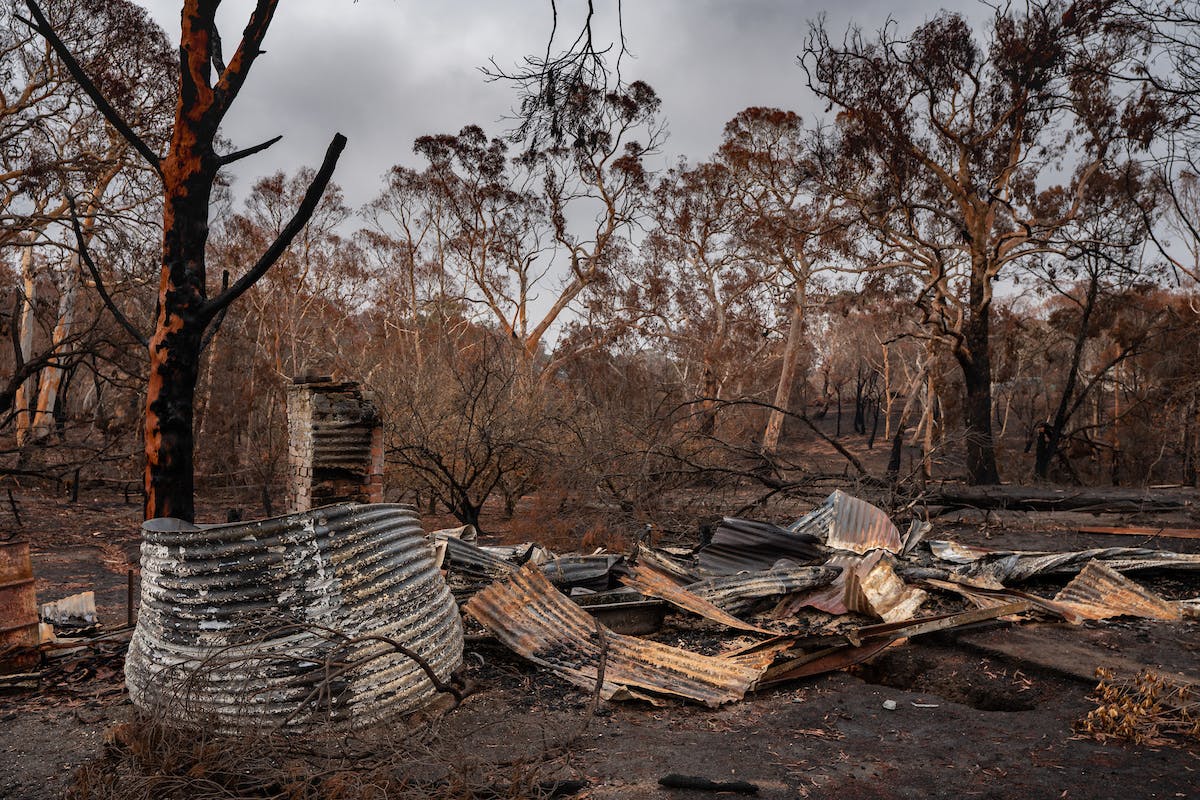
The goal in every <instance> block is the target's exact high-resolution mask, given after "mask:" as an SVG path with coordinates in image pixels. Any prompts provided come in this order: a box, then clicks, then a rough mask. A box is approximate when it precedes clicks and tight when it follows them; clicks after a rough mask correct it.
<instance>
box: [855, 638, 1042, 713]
mask: <svg viewBox="0 0 1200 800" xmlns="http://www.w3.org/2000/svg"><path fill="white" fill-rule="evenodd" d="M951 654H952V655H951ZM851 672H852V673H853V674H855V675H857V676H858V677H859V678H861V679H862V680H864V681H866V682H867V683H872V684H875V685H877V686H890V687H892V688H893V689H903V690H904V691H906V692H912V693H913V694H920V695H936V696H937V697H940V698H942V699H943V700H947V701H949V702H952V703H959V704H961V705H965V706H970V707H971V708H975V709H978V710H980V711H1004V712H1014V711H1032V710H1034V709H1035V708H1037V702H1036V701H1037V697H1036V693H1035V692H1034V691H1033V690H1032V689H1033V684H1032V682H1031V681H1030V680H1029V679H1028V678H1026V677H1025V676H1023V675H1021V674H1020V673H1019V672H1014V671H1013V670H1012V669H1011V668H1008V669H1006V668H1003V667H999V666H997V665H994V664H992V663H990V662H989V661H988V660H980V659H978V658H971V657H967V656H965V655H963V654H961V653H957V652H953V651H946V652H939V653H937V654H934V653H929V652H922V651H921V650H920V649H918V648H916V647H912V646H911V645H910V646H909V647H906V648H901V649H897V650H893V651H891V652H886V653H884V654H883V655H881V656H879V657H878V658H876V659H874V660H872V661H870V662H868V663H866V664H861V665H859V666H857V667H854V668H853V669H852V670H851Z"/></svg>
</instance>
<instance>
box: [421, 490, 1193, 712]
mask: <svg viewBox="0 0 1200 800" xmlns="http://www.w3.org/2000/svg"><path fill="white" fill-rule="evenodd" d="M930 532H931V526H930V525H929V523H927V522H923V521H920V520H913V521H912V522H911V523H910V524H909V525H908V526H907V528H906V530H905V531H904V532H903V533H901V531H900V529H899V528H897V526H896V525H895V524H894V523H893V522H892V520H891V519H889V518H888V516H887V514H885V513H884V512H883V511H882V510H880V509H879V508H877V507H875V506H873V505H871V504H870V503H867V502H866V501H864V500H861V499H858V498H855V497H852V496H850V495H848V494H846V493H844V492H841V491H836V492H834V493H833V494H832V495H830V496H829V498H828V499H827V500H826V501H825V502H824V503H823V504H821V505H820V506H818V507H817V508H815V509H814V510H813V511H812V512H810V513H809V514H807V515H805V516H804V517H802V518H801V519H799V520H797V521H796V522H794V523H793V524H791V525H788V526H786V527H784V526H777V525H772V524H769V523H764V522H755V521H750V520H742V519H731V518H730V519H725V520H724V521H723V522H722V523H721V525H720V526H719V527H718V528H717V530H716V531H715V532H714V534H713V536H712V539H711V541H710V542H709V543H707V544H705V545H704V546H703V547H701V548H699V549H697V550H695V551H689V550H685V549H680V548H661V549H659V548H653V547H649V546H646V545H644V544H639V545H638V547H637V548H636V550H635V552H634V553H633V554H632V555H631V556H629V557H626V556H623V555H617V554H611V553H601V552H598V553H595V554H592V555H587V556H581V555H570V556H559V557H555V556H554V555H553V554H551V553H549V552H547V551H546V550H545V549H544V548H541V547H539V546H538V545H536V544H528V545H524V546H520V547H508V548H496V547H484V546H481V545H479V543H478V541H477V537H476V536H475V531H474V529H473V528H461V529H455V530H453V531H438V532H436V533H435V538H436V539H437V541H438V542H439V546H440V547H441V548H442V549H443V551H444V562H443V566H444V568H445V569H446V570H447V576H448V580H449V582H450V584H451V586H452V587H453V590H454V592H455V595H456V597H458V598H459V599H460V601H465V605H464V606H463V608H464V611H465V612H466V614H467V615H468V616H470V617H471V618H473V619H474V620H475V621H477V622H478V623H479V624H481V625H482V626H483V627H484V628H486V629H487V630H488V631H490V632H491V633H492V634H493V635H495V636H496V637H497V638H498V639H499V640H500V641H501V642H503V643H504V644H505V645H506V646H507V647H509V648H510V649H512V650H513V651H514V652H516V653H518V654H520V655H521V656H522V657H524V658H527V659H529V660H530V661H533V662H535V663H537V664H540V665H542V666H544V667H547V668H550V669H552V670H554V671H555V672H556V673H558V674H559V675H561V676H562V677H564V678H565V679H566V680H568V681H571V682H573V683H575V684H577V685H580V686H582V687H585V688H593V687H599V691H600V694H601V696H603V697H604V698H606V699H620V698H640V699H644V700H649V701H651V702H656V703H660V702H662V699H663V698H667V697H674V698H681V699H684V700H690V701H693V702H698V703H703V704H705V705H708V706H717V705H720V704H722V703H726V702H730V701H733V700H737V699H740V698H742V697H743V696H744V695H745V694H746V693H747V692H749V691H753V690H755V689H762V688H766V687H769V686H773V685H776V684H779V683H782V682H786V681H792V680H796V679H799V678H804V677H808V676H812V675H817V674H820V673H823V672H827V671H832V670H836V669H842V668H845V667H847V666H850V665H853V664H856V663H860V662H862V661H864V660H866V659H869V658H871V657H872V656H874V655H876V654H877V653H879V652H881V651H882V650H884V649H885V648H887V647H890V646H893V645H895V644H898V643H901V642H903V641H904V640H906V639H908V638H911V637H913V636H918V635H922V634H927V633H931V632H934V631H941V630H948V629H952V628H957V627H962V626H966V625H973V624H976V623H980V622H983V621H986V620H1005V621H1011V622H1018V621H1024V620H1032V619H1037V618H1042V619H1044V618H1051V619H1057V620H1064V621H1066V622H1069V623H1072V624H1079V623H1081V622H1083V621H1084V620H1101V619H1107V618H1110V617H1117V616H1132V617H1142V618H1148V619H1158V620H1179V619H1182V618H1184V617H1189V616H1196V613H1197V611H1196V610H1197V607H1198V605H1200V603H1198V601H1197V600H1195V599H1193V600H1183V601H1169V600H1167V599H1165V598H1163V597H1161V596H1159V595H1157V594H1156V593H1154V592H1153V591H1151V590H1150V589H1148V588H1147V587H1145V586H1143V585H1141V584H1139V583H1137V582H1136V581H1135V580H1133V579H1132V578H1130V577H1129V575H1128V573H1143V572H1149V571H1164V570H1170V571H1198V570H1200V555H1194V554H1183V553H1176V552H1171V551H1166V550H1152V549H1147V548H1136V547H1135V548H1130V547H1109V548H1097V549H1090V550H1083V551H1079V552H1068V553H1051V552H1032V551H1001V550H988V549H984V548H978V547H969V546H965V545H962V544H958V543H955V542H951V541H937V540H934V541H930V540H928V539H927V538H926V537H927V536H928V534H929V533H930ZM1044 576H1073V577H1072V578H1071V580H1070V581H1069V582H1068V583H1067V584H1066V586H1065V587H1064V588H1063V589H1062V590H1061V591H1059V592H1058V593H1057V594H1056V595H1055V596H1054V597H1042V596H1039V595H1037V594H1034V593H1031V592H1028V591H1023V590H1022V589H1021V588H1019V587H1020V586H1021V585H1022V584H1024V583H1027V582H1029V581H1031V580H1032V579H1035V578H1042V577H1044ZM617 584H619V585H621V586H622V588H621V589H620V590H618V591H617V592H616V593H615V596H616V599H614V600H610V598H609V596H607V595H606V596H605V598H604V602H602V603H599V604H596V603H588V601H587V600H586V596H587V595H588V594H590V593H591V592H594V591H603V590H609V589H612V588H613V587H614V586H615V585H617ZM581 594H582V595H583V596H584V598H585V599H583V602H582V603H581V602H573V601H572V598H571V597H569V595H581ZM621 596H624V597H625V598H627V599H626V600H625V601H624V602H628V603H643V604H644V603H646V602H648V601H653V600H654V599H657V600H660V601H662V602H663V603H665V604H667V605H669V606H670V607H671V608H672V609H674V610H677V611H682V612H685V613H687V614H691V615H698V616H699V617H702V618H703V619H704V620H707V621H708V622H710V623H715V624H716V625H718V626H720V628H722V629H726V630H727V631H729V632H730V634H731V635H734V634H736V636H737V637H738V640H737V641H736V642H732V643H730V642H725V644H727V645H729V646H728V647H727V648H726V649H725V650H723V651H722V652H719V653H717V654H715V655H713V654H701V653H697V652H693V651H692V650H689V649H684V648H681V647H676V646H672V645H669V644H665V643H662V642H659V641H655V640H653V639H648V638H641V637H638V636H632V635H629V634H628V633H627V632H621V631H618V630H613V629H611V628H610V627H608V626H607V625H606V624H604V623H603V622H601V621H600V616H599V615H598V614H597V615H595V616H593V615H592V614H589V610H591V609H594V608H597V607H600V608H605V607H608V608H611V607H613V606H619V605H620V604H621V602H622V601H621V600H620V597H621ZM580 599H581V598H580V597H576V598H575V600H577V601H578V600H580ZM964 601H965V603H966V604H967V606H968V610H966V611H958V612H956V613H938V612H939V611H941V612H944V611H945V609H946V608H948V607H950V606H951V605H953V604H954V603H955V602H957V603H958V607H959V608H961V607H962V603H963V602H964ZM613 619H615V620H617V621H618V622H621V623H623V622H624V621H625V617H622V616H621V615H615V616H614V617H613ZM747 636H748V637H752V638H751V641H750V642H749V643H747V642H746V640H745V637H747Z"/></svg>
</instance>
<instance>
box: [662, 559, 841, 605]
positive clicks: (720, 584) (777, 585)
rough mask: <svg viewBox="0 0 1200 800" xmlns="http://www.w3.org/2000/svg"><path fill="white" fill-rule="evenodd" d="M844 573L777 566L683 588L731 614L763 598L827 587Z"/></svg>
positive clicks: (822, 568) (825, 569)
mask: <svg viewBox="0 0 1200 800" xmlns="http://www.w3.org/2000/svg"><path fill="white" fill-rule="evenodd" d="M840 572H841V570H840V569H838V568H837V567H831V566H823V567H777V568H774V569H769V570H763V571H762V572H750V573H745V574H739V575H728V576H724V577H720V578H706V579H705V580H702V581H698V582H696V583H692V584H688V585H687V586H685V587H684V589H686V590H687V591H689V592H691V593H692V594H694V595H697V596H699V597H701V598H703V599H704V600H707V601H708V602H710V603H712V604H713V605H714V606H716V607H717V608H721V609H724V610H725V611H728V612H729V613H730V614H741V613H743V612H746V611H749V610H750V609H752V608H753V607H754V605H755V604H756V603H757V602H758V601H759V600H761V599H763V598H764V597H778V596H780V595H786V594H793V593H796V592H803V591H808V590H811V589H816V588H817V587H819V586H827V585H828V584H829V583H831V582H832V581H833V580H834V579H835V578H836V577H837V576H838V574H839V573H840Z"/></svg>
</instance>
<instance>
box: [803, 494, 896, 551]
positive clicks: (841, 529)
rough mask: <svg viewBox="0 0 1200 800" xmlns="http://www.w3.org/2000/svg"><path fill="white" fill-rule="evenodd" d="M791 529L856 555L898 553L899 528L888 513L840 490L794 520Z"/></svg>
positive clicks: (828, 545)
mask: <svg viewBox="0 0 1200 800" xmlns="http://www.w3.org/2000/svg"><path fill="white" fill-rule="evenodd" d="M790 530H792V531H793V532H795V533H807V534H811V535H813V536H816V537H817V538H818V539H820V540H823V541H824V542H825V545H826V546H827V547H832V548H835V549H837V550H849V551H850V552H852V553H858V554H859V555H862V554H864V553H867V552H869V551H871V550H887V551H888V552H889V553H898V552H900V546H901V543H900V531H899V530H897V529H896V526H895V525H894V524H892V521H891V520H890V519H889V518H888V515H887V514H885V513H883V511H882V510H880V509H878V508H876V507H875V506H873V505H871V504H870V503H868V502H867V501H866V500H860V499H858V498H857V497H852V496H850V495H848V494H846V493H845V492H843V491H842V490H841V489H838V490H836V491H834V493H833V494H831V495H829V497H828V498H826V500H825V502H824V503H822V504H821V505H820V506H818V507H817V508H815V509H813V510H812V511H810V512H809V513H808V514H807V515H805V516H804V517H801V518H800V519H799V520H797V521H796V522H795V523H793V524H792V525H791V526H790Z"/></svg>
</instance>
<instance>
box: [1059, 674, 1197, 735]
mask: <svg viewBox="0 0 1200 800" xmlns="http://www.w3.org/2000/svg"><path fill="white" fill-rule="evenodd" d="M1096 677H1097V678H1099V679H1100V682H1099V683H1098V684H1097V685H1096V693H1095V694H1094V695H1093V696H1092V699H1093V700H1094V701H1095V702H1096V704H1097V705H1096V708H1094V709H1092V710H1091V711H1089V712H1088V713H1087V715H1086V716H1085V717H1084V718H1083V719H1081V720H1080V721H1079V722H1078V723H1077V724H1076V726H1075V727H1076V730H1077V731H1079V732H1080V733H1082V734H1084V735H1086V736H1089V737H1091V738H1093V739H1096V740H1098V741H1101V742H1107V741H1111V740H1118V741H1126V742H1133V743H1134V744H1140V745H1151V746H1159V745H1170V744H1175V745H1179V744H1184V743H1187V744H1189V745H1190V746H1194V745H1195V744H1200V698H1198V697H1197V695H1196V689H1195V687H1194V686H1191V685H1188V684H1184V683H1180V682H1177V681H1174V680H1172V679H1171V678H1169V677H1167V676H1164V675H1160V674H1159V673H1157V672H1154V671H1152V670H1143V671H1142V672H1140V673H1138V675H1137V676H1136V677H1134V678H1133V679H1128V678H1118V677H1117V676H1116V675H1115V674H1114V673H1113V672H1112V671H1111V670H1107V669H1103V668H1101V669H1097V670H1096Z"/></svg>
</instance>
